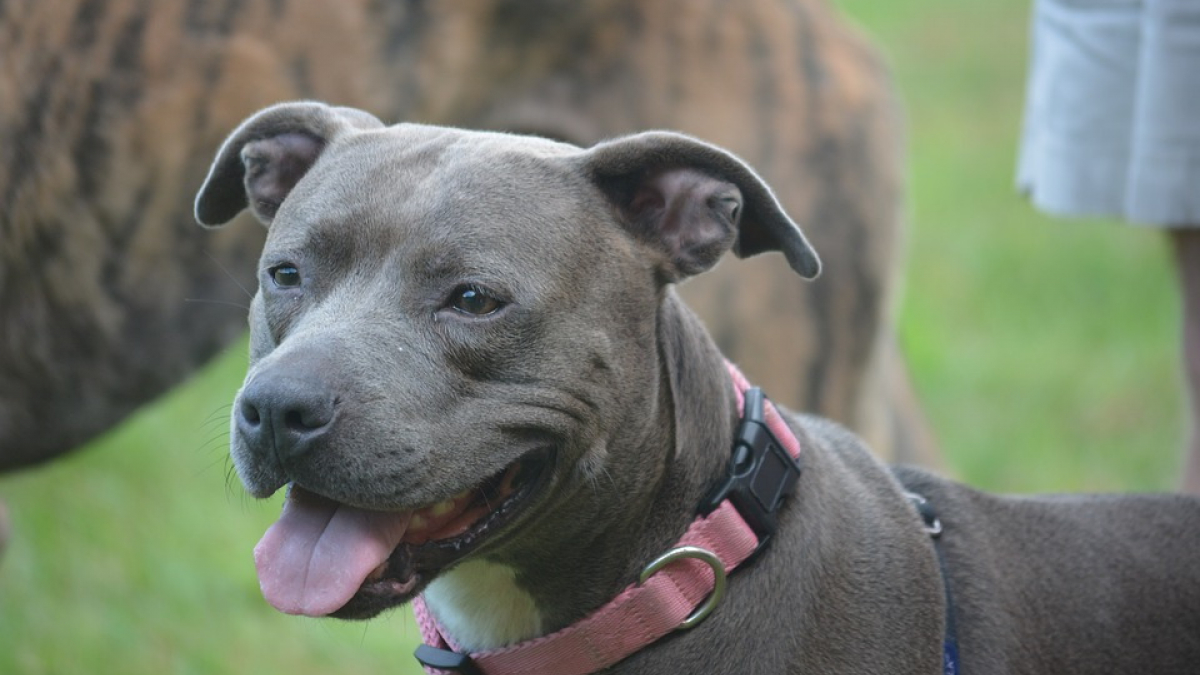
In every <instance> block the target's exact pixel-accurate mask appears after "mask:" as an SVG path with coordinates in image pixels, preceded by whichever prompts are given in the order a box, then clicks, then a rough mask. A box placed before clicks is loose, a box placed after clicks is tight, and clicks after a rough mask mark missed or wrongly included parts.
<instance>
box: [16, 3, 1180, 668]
mask: <svg viewBox="0 0 1200 675" xmlns="http://www.w3.org/2000/svg"><path fill="white" fill-rule="evenodd" d="M841 5H842V6H843V7H844V8H845V9H846V10H847V11H848V12H849V13H850V14H851V15H852V16H854V17H855V18H856V20H858V21H859V22H860V23H861V24H862V25H863V26H864V28H865V29H866V30H868V31H869V32H870V33H872V34H873V35H874V36H876V38H877V41H878V42H879V43H880V44H882V45H883V47H884V50H885V52H886V54H887V55H888V58H889V60H890V61H891V63H892V64H893V67H894V69H895V71H896V74H897V77H898V79H899V82H900V84H901V86H902V88H903V91H904V97H905V100H906V104H907V106H908V115H909V119H910V127H911V143H910V145H911V148H912V149H911V166H912V173H913V176H912V183H911V206H910V214H911V217H910V220H911V223H912V231H911V236H910V254H911V255H910V261H909V264H908V274H907V276H906V280H905V285H906V293H905V295H904V302H903V306H902V312H901V336H902V340H903V343H904V347H905V349H906V351H907V352H908V354H909V356H910V360H911V365H912V369H913V373H914V378H915V380H916V383H917V386H918V389H919V391H920V394H921V396H922V398H923V401H924V404H925V407H926V409H927V411H928V413H929V415H930V418H931V419H932V421H933V423H934V426H935V427H936V430H937V433H938V435H939V436H940V439H941V441H942V444H943V446H944V449H945V452H946V456H947V463H948V465H949V468H950V469H951V471H953V472H954V473H955V474H957V475H959V476H960V477H962V478H965V479H966V480H968V481H970V482H972V483H975V484H978V485H980V486H983V487H987V488H990V489H996V490H1004V491H1022V492H1027V491H1064V490H1065V491H1075V490H1133V489H1169V488H1171V487H1173V486H1174V485H1175V483H1176V481H1177V473H1178V471H1177V465H1178V456H1177V453H1178V450H1177V449H1178V447H1179V446H1180V444H1181V439H1182V432H1183V428H1184V427H1183V420H1182V415H1181V413H1182V403H1181V400H1180V383H1179V381H1178V365H1177V363H1178V359H1177V355H1176V342H1177V338H1176V333H1177V330H1178V327H1177V321H1178V319H1177V309H1176V307H1177V304H1178V297H1177V292H1176V290H1175V287H1174V279H1173V273H1172V270H1171V266H1170V264H1169V260H1168V256H1167V249H1166V247H1165V245H1164V243H1163V241H1162V239H1161V237H1160V236H1159V235H1157V234H1156V233H1154V232H1151V231H1145V230H1137V229H1134V228H1130V227H1127V226H1123V225H1120V224H1116V223H1083V224H1078V223H1067V222H1062V221H1058V220H1054V219H1050V218H1046V217H1043V216H1041V215H1039V214H1038V213H1036V212H1035V211H1034V210H1033V209H1032V208H1030V207H1029V206H1028V205H1027V204H1026V203H1025V202H1024V201H1023V200H1022V199H1021V198H1019V197H1018V196H1017V195H1016V193H1015V192H1014V190H1013V188H1012V176H1013V166H1014V156H1015V148H1016V136H1017V132H1018V128H1019V123H1020V108H1021V99H1022V87H1023V82H1024V64H1025V32H1026V21H1027V12H1028V8H1027V6H1026V5H1025V4H1023V3H1022V4H1018V3H1012V2H1008V1H1007V0H903V1H901V0H892V1H891V2H880V1H879V0H843V1H842V3H841ZM244 365H245V347H244V346H240V347H238V348H236V349H234V350H231V351H230V352H229V353H228V354H227V355H226V356H225V357H223V358H222V359H220V360H219V361H218V362H217V363H215V364H213V365H212V366H211V367H210V368H208V369H207V370H206V371H205V372H204V373H203V374H202V376H201V377H199V378H197V379H196V380H194V381H192V382H191V383H189V384H188V385H187V386H186V387H183V388H181V389H180V390H178V391H176V392H175V393H173V394H172V395H170V396H169V397H167V398H165V399H164V400H162V401H160V402H159V403H157V404H155V405H153V406H150V407H149V408H147V409H146V410H144V411H143V412H142V413H141V414H139V415H138V416H137V417H136V418H134V419H132V420H131V421H130V422H129V423H128V424H126V425H124V426H122V427H121V428H119V429H117V430H116V431H114V432H113V433H111V434H108V435H107V436H105V437H104V438H101V439H99V440H98V441H96V442H95V443H93V444H92V445H91V446H90V447H89V448H87V449H85V450H83V451H81V452H78V453H76V454H74V455H72V456H70V457H68V458H67V459H65V460H64V461H60V462H57V463H54V464H51V465H49V466H47V467H45V468H42V469H37V470H34V471H28V472H24V473H21V474H18V475H14V476H9V477H5V478H3V479H0V498H2V499H4V500H5V501H7V502H8V504H9V507H10V509H11V511H12V514H11V515H12V518H13V521H14V526H15V535H14V539H13V541H12V542H11V544H10V547H9V551H8V553H7V555H6V557H5V558H4V559H3V560H2V561H0V673H6V674H7V673H19V674H22V675H26V674H28V675H35V674H41V673H54V674H59V673H121V674H131V675H133V674H142V673H146V674H150V673H154V674H156V675H161V674H166V673H178V674H191V673H197V674H199V673H289V674H290V675H308V674H313V675H316V674H317V673H322V674H324V673H355V674H358V675H367V674H370V673H380V674H382V673H387V674H389V675H390V674H399V675H404V674H405V673H417V672H418V671H417V670H416V669H415V667H414V666H413V663H412V660H411V657H410V653H411V647H412V644H413V643H414V641H415V640H416V631H415V629H414V628H413V626H412V623H411V620H410V618H409V615H408V612H407V610H401V611H399V612H395V613H393V614H392V615H390V616H388V617H386V618H384V619H381V620H377V621H374V622H371V623H368V624H343V623H335V622H329V621H313V620H305V619H296V618H291V617H286V616H283V615H280V614H278V613H276V612H275V611H274V610H271V609H270V608H269V607H268V606H267V605H266V603H265V602H263V600H262V598H261V596H260V594H259V592H258V587H257V582H256V580H255V577H254V570H253V565H252V561H251V555H250V552H251V549H252V548H253V546H254V543H255V542H256V541H257V539H258V537H259V536H260V535H261V533H262V532H263V530H265V528H266V526H267V524H268V523H269V522H270V521H271V520H272V519H273V518H274V517H275V515H276V513H277V510H278V502H277V501H274V500H272V501H268V502H263V503H259V502H254V501H253V500H250V499H248V498H247V497H245V496H244V495H243V493H242V491H241V488H240V487H238V486H237V483H236V480H233V479H231V478H230V477H229V464H228V460H227V456H226V455H227V443H226V440H225V436H226V428H227V425H228V401H229V399H230V397H231V395H232V392H233V390H234V388H235V387H236V385H237V383H238V381H239V380H240V377H241V374H242V372H243V370H244Z"/></svg>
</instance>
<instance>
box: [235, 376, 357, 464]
mask: <svg viewBox="0 0 1200 675" xmlns="http://www.w3.org/2000/svg"><path fill="white" fill-rule="evenodd" d="M335 402H336V397H335V396H334V395H333V394H332V392H330V391H329V390H328V389H327V388H326V387H325V386H323V385H322V384H321V383H319V382H314V381H312V380H309V379H307V378H294V377H288V376H280V377H259V378H255V379H254V380H253V381H251V383H250V384H248V385H247V386H246V388H245V389H244V390H242V395H241V397H240V399H239V402H238V407H237V411H236V413H235V414H236V415H237V425H238V430H239V431H240V432H241V434H242V437H243V438H244V439H245V440H246V442H247V443H248V444H249V445H250V446H251V447H252V448H253V449H254V450H257V451H258V452H259V453H269V452H271V451H272V450H273V451H274V454H275V456H276V457H277V458H278V459H279V461H280V462H284V463H286V462H287V460H289V459H293V458H296V457H299V456H300V455H303V454H304V453H306V452H308V451H309V450H311V449H312V447H313V446H314V445H316V444H317V443H318V442H319V441H320V439H321V438H322V437H323V436H324V435H325V434H326V433H328V431H329V428H330V425H331V424H332V422H333V418H334V414H335V412H336V409H335V408H336V406H335Z"/></svg>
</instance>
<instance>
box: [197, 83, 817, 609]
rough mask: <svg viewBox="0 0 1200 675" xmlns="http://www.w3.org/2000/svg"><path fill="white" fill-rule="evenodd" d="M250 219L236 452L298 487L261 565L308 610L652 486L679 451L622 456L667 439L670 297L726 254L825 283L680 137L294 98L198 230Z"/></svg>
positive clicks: (258, 485)
mask: <svg viewBox="0 0 1200 675" xmlns="http://www.w3.org/2000/svg"><path fill="white" fill-rule="evenodd" d="M247 207H248V208H249V209H250V210H251V211H252V212H253V213H254V215H255V216H256V217H257V218H258V219H259V220H260V221H261V222H263V223H264V224H266V225H267V226H268V227H269V233H268V237H267V242H266V245H265V248H264V250H263V254H262V259H261V264H260V272H259V290H258V293H257V294H256V296H255V298H254V301H253V303H252V307H251V316H250V323H251V366H250V370H249V373H248V375H247V377H246V381H245V384H244V386H243V387H242V389H241V391H240V392H239V393H238V395H237V398H236V400H235V402H234V408H233V418H234V421H233V430H232V455H233V460H234V463H235V466H236V468H237V470H238V473H239V475H240V476H241V479H242V481H243V483H244V484H245V486H246V488H247V490H248V491H249V492H250V493H251V494H252V495H254V496H257V497H265V496H268V495H271V494H272V493H274V492H275V491H276V490H278V489H279V488H280V487H283V486H285V485H289V486H291V487H290V495H289V499H288V501H287V504H286V506H285V509H284V515H283V517H282V518H281V520H280V522H279V523H277V524H276V525H275V526H274V527H273V528H272V530H271V531H269V532H268V534H267V535H266V537H264V540H263V542H262V543H261V544H260V546H259V548H258V550H257V551H256V554H257V558H258V564H259V572H260V578H261V580H262V582H263V588H264V592H265V593H266V594H267V597H268V599H270V600H271V601H272V603H273V604H275V605H276V606H277V607H279V608H280V609H282V610H284V611H289V612H296V613H306V614H317V615H324V614H331V613H332V614H334V615H336V616H345V617H362V616H370V615H373V614H375V613H377V612H378V611H380V610H382V609H384V608H386V607H389V606H392V605H396V604H400V603H402V602H404V601H406V600H408V599H409V598H410V597H411V596H412V595H413V594H415V593H416V592H417V591H418V590H419V588H420V587H421V586H422V585H423V584H424V583H426V582H428V581H429V580H430V579H431V578H432V577H433V576H435V575H436V574H437V573H438V572H439V571H440V570H442V569H445V568H446V567H448V566H450V565H453V564H455V563H456V562H458V561H459V560H461V559H463V558H464V557H465V556H468V555H473V554H479V553H481V552H484V551H492V550H500V549H503V548H504V547H506V546H516V545H520V544H519V542H520V541H521V539H522V535H521V533H522V531H523V530H525V529H528V528H529V527H531V525H530V524H531V523H534V522H538V521H545V519H546V518H547V516H546V515H545V514H546V513H547V512H550V511H553V510H554V509H555V508H557V507H558V506H560V505H562V504H565V503H572V504H578V503H582V502H580V501H579V500H578V499H577V498H578V497H579V496H580V495H581V494H584V493H587V494H594V492H595V490H596V487H595V479H596V476H597V475H600V474H604V475H605V476H607V477H608V478H609V479H610V480H608V481H607V483H608V484H609V485H611V488H612V489H613V490H614V491H615V492H616V493H620V494H636V493H638V491H639V490H643V491H644V490H645V489H647V488H646V485H649V484H652V482H653V481H654V480H656V477H657V476H658V475H660V474H661V471H662V465H663V463H664V461H665V459H664V458H663V457H654V456H651V453H642V454H629V455H627V456H623V457H621V458H620V465H619V466H615V465H614V459H613V458H612V457H611V456H610V455H611V454H612V452H611V448H614V447H618V446H620V447H624V445H626V444H627V441H631V440H634V439H637V440H638V441H639V442H642V441H646V440H647V439H654V440H656V441H657V442H660V444H661V440H662V439H663V438H666V439H670V433H671V430H670V429H663V428H662V424H661V421H662V415H661V414H659V413H660V412H661V411H658V408H659V406H660V404H661V402H662V397H661V396H660V388H661V386H662V379H661V367H660V365H661V364H659V362H658V361H659V358H660V355H659V350H658V347H657V344H656V340H657V339H658V336H657V332H656V331H657V328H656V325H655V324H656V314H657V311H658V306H659V304H660V303H661V302H662V299H663V297H664V294H665V293H666V290H665V289H666V288H667V287H668V286H669V285H670V284H671V283H672V282H675V281H678V280H681V279H683V278H685V277H687V276H689V275H692V274H696V273H698V272H701V271H703V270H705V269H708V268H709V267H711V266H712V265H714V264H715V263H716V262H717V260H718V258H719V257H720V256H721V255H722V254H723V253H724V252H725V251H727V250H730V249H732V250H733V251H734V252H736V253H737V254H738V255H740V256H749V255H753V254H756V253H760V252H763V251H770V250H778V251H782V252H783V253H784V254H785V255H786V256H787V259H788V260H789V262H790V263H791V265H792V267H793V268H794V269H796V271H797V272H799V273H800V274H801V275H803V276H806V277H812V276H815V275H816V274H817V271H818V267H819V263H818V261H817V258H816V256H815V254H814V253H813V251H812V249H811V248H810V247H809V246H808V244H807V242H806V241H805V240H804V237H803V236H802V235H801V234H800V231H799V230H798V229H797V228H796V226H795V225H794V224H793V223H792V222H791V221H790V220H789V219H788V218H787V216H786V215H785V214H784V213H783V212H782V210H781V209H780V207H779V205H778V203H777V202H776V200H775V198H774V196H773V195H772V194H771V192H770V191H769V189H768V188H767V187H766V186H765V184H764V183H763V182H762V181H761V180H760V179H759V178H758V177H757V176H756V175H755V174H754V173H753V172H752V171H751V170H750V169H749V168H748V167H747V166H745V165H744V164H743V163H742V162H741V161H740V160H738V159H736V158H735V157H733V156H732V155H730V154H728V153H726V152H724V151H723V150H720V149H718V148H715V147H713V146H710V145H707V144H705V143H702V142H700V141H697V140H695V139H692V138H688V137H686V136H682V135H678V134H674V133H665V132H650V133H644V134H639V135H635V136H630V137H626V138H621V139H617V140H614V141H610V142H606V143H602V144H600V145H597V146H595V147H593V148H591V149H586V150H585V149H580V148H577V147H574V146H571V145H567V144H562V143H557V142H553V141H549V140H545V139H539V138H533V137H523V136H513V135H507V134H497V133H480V132H469V131H462V130H457V129H447V128H438V127H430V126H423V125H410V124H401V125H397V126H393V127H385V126H384V125H383V124H382V123H380V122H379V121H378V120H376V119H375V118H373V117H371V116H370V115H367V114H366V113H363V112H361V111H355V110H349V109H344V108H332V107H329V106H326V105H323V104H319V103H293V104H283V105H279V106H275V107H272V108H268V109H266V110H264V111H262V112H260V113H258V114H257V115H255V116H253V117H251V118H250V119H249V120H247V121H246V122H245V123H243V124H242V125H241V126H240V127H239V128H238V129H237V130H235V131H234V132H233V134H232V135H231V136H230V137H229V139H228V140H227V141H226V142H225V144H224V146H223V147H222V148H221V150H220V152H219V154H218V156H217V158H216V161H215V163H214V164H213V167H212V170H211V172H210V174H209V176H208V179H207V181H206V182H205V184H204V186H203V187H202V189H201V190H200V194H199V196H198V197H197V200H196V216H197V219H198V220H199V221H200V222H201V223H202V224H205V225H208V226H217V225H221V224H223V223H225V222H227V221H228V220H230V219H232V218H233V217H234V216H235V215H237V214H238V213H239V212H240V211H242V210H244V209H246V208H247ZM581 520H586V518H583V519H581V518H575V519H574V521H572V519H570V518H564V519H562V521H561V522H558V521H556V525H555V526H556V528H557V530H558V531H561V532H562V535H563V536H567V537H569V536H571V528H572V527H573V526H574V525H572V522H579V521H581Z"/></svg>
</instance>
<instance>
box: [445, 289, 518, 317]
mask: <svg viewBox="0 0 1200 675" xmlns="http://www.w3.org/2000/svg"><path fill="white" fill-rule="evenodd" d="M448 304H449V306H450V307H451V308H453V309H454V310H455V311H457V312H462V313H463V314H470V315H472V316H487V315H488V314H492V313H493V312H496V311H498V310H499V309H500V308H501V307H503V306H504V303H503V302H502V301H500V300H498V299H497V298H496V297H495V296H493V295H492V294H490V293H488V292H487V291H485V290H483V289H482V288H479V287H478V286H459V287H458V288H456V289H454V293H452V294H451V295H450V302H449V303H448Z"/></svg>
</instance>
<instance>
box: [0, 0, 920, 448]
mask: <svg viewBox="0 0 1200 675" xmlns="http://www.w3.org/2000/svg"><path fill="white" fill-rule="evenodd" d="M0 64H3V65H2V66H0V204H3V209H0V470H2V469H12V468H15V467H20V466H24V465H30V464H34V463H36V462H40V461H44V460H47V459H50V458H52V457H55V456H57V455H59V454H61V453H63V452H66V451H67V450H69V449H71V448H73V447H75V446H77V445H79V444H80V443H82V442H84V441H86V440H88V439H89V438H90V437H92V436H93V435H95V434H97V433H98V432H100V431H103V430H104V429H106V428H108V427H109V426H111V425H112V424H114V423H116V422H117V421H119V420H121V419H122V418H123V417H125V416H126V415H127V414H128V413H129V412H130V411H132V410H133V409H134V408H135V407H137V406H138V405H140V404H142V403H145V402H146V401H148V400H150V399H152V398H153V397H154V396H156V395H158V394H159V393H160V392H162V391H163V390H165V389H166V388H167V387H169V386H171V385H173V384H175V383H177V382H179V381H180V380H182V379H183V378H184V377H185V376H186V375H187V374H188V373H189V372H190V371H192V370H193V369H194V368H196V367H197V366H198V365H199V364H201V363H203V362H204V361H205V360H206V359H208V358H209V357H210V356H212V355H213V354H214V353H215V352H216V351H218V350H219V349H221V348H222V347H223V346H225V345H227V344H229V343H230V341H231V340H233V339H235V338H236V337H238V336H239V335H241V334H243V332H244V330H245V311H244V308H239V307H229V306H227V304H226V303H229V304H233V305H242V306H243V307H244V305H246V303H247V302H248V297H247V295H248V294H247V293H245V292H243V291H242V290H241V289H239V288H238V284H239V283H240V284H241V286H243V287H244V288H246V289H248V290H249V291H251V292H252V291H253V289H254V284H255V281H254V279H255V270H254V267H255V263H254V261H255V258H256V256H257V254H258V251H260V250H261V248H262V236H263V231H262V228H260V227H254V226H243V227H231V228H228V229H226V230H224V231H222V232H220V233H216V234H214V233H209V232H202V231H199V230H198V229H197V228H195V227H194V226H192V224H191V219H190V217H189V213H188V207H189V203H190V198H189V197H190V194H191V193H192V192H193V191H194V190H195V188H196V186H198V185H199V184H200V182H201V180H202V179H203V177H204V171H205V169H206V166H207V160H208V158H209V157H211V156H212V154H213V152H214V151H215V150H216V148H217V147H218V145H219V142H220V140H221V138H222V137H223V135H224V133H225V132H226V131H227V130H228V129H229V128H231V127H232V126H234V125H235V124H236V123H237V122H238V121H239V120H240V119H242V118H243V117H245V116H246V115H247V114H249V113H250V112H251V111H253V110H256V109H258V108H260V107H261V106H263V105H265V104H267V103H269V102H272V101H277V100H280V99H288V98H298V97H315V98H323V99H328V100H337V101H340V102H345V103H347V104H349V105H354V106H358V107H362V108H366V109H369V110H371V111H372V112H373V113H375V114H377V115H379V116H380V117H382V118H385V119H407V120H414V121H426V122H436V123H442V124H450V125H461V126H471V127H476V128H487V129H508V130H516V131H523V132H534V133H538V134H541V135H544V136H549V137H553V138H558V139H562V140H567V141H571V142H574V143H577V144H581V145H590V144H593V143H595V142H596V141H598V140H600V139H603V138H607V137H610V136H614V135H618V134H622V133H626V132H630V131H633V130H637V129H645V128H654V127H658V128H673V129H679V130H682V131H686V132H689V133H692V134H695V135H697V136H702V137H704V138H708V139H711V140H712V141H714V142H716V143H719V144H721V145H723V146H725V147H727V148H730V149H731V150H733V151H735V152H737V153H738V154H740V155H741V156H742V157H745V158H746V159H747V160H748V161H750V162H751V163H752V164H754V165H755V166H756V167H758V168H759V170H760V171H761V172H762V174H763V175H764V176H765V177H766V179H767V180H768V181H770V183H771V184H773V185H775V186H776V187H777V188H778V189H779V191H780V193H781V200H782V201H783V203H784V206H785V207H786V208H787V210H788V212H790V213H792V214H794V215H795V216H796V217H797V218H798V220H800V221H801V222H803V223H804V224H805V227H806V229H807V231H808V232H809V233H810V234H811V238H812V240H813V242H814V244H815V245H816V246H817V247H818V248H819V249H820V250H821V251H822V252H823V253H824V256H825V259H826V261H827V263H828V264H827V268H826V270H827V271H826V279H825V281H824V282H823V283H820V284H816V285H802V284H800V283H798V282H797V281H796V280H795V278H794V276H793V275H790V274H789V273H788V271H787V269H786V266H785V265H783V264H782V263H780V262H778V261H766V260H763V261H761V262H759V261H756V263H755V264H753V265H741V266H738V267H736V268H734V267H730V266H725V267H724V268H723V269H719V270H717V271H716V272H714V273H713V274H710V275H706V276H705V277H703V278H701V279H698V280H696V281H695V282H693V283H689V284H688V285H687V286H686V287H685V288H684V289H683V294H684V296H686V299H687V300H688V302H689V303H690V304H691V305H692V306H693V307H694V308H696V309H697V310H698V311H699V312H700V314H701V315H702V316H703V317H704V318H705V320H706V321H707V323H708V325H709V326H710V327H711V329H712V331H713V333H714V334H715V335H716V336H717V338H718V341H719V342H720V344H721V347H722V348H723V349H724V350H725V352H726V353H727V354H729V355H730V356H731V357H732V358H734V359H735V360H736V361H738V362H739V363H741V364H742V365H743V366H744V367H745V369H746V370H747V371H748V373H749V374H750V376H751V377H753V378H755V380H756V381H758V382H760V383H761V384H762V385H763V386H764V387H766V388H767V390H768V391H771V392H772V393H773V395H774V396H775V397H776V398H777V399H780V400H782V401H783V402H786V403H788V404H791V405H794V406H796V407H798V408H800V409H804V410H812V411H815V412H818V413H821V414H823V415H826V416H829V417H832V418H834V419H837V420H840V421H843V422H846V423H848V424H849V425H850V426H852V427H853V428H855V429H856V430H857V431H859V432H860V433H862V434H863V435H865V436H866V437H867V438H868V439H869V440H870V442H871V443H872V444H873V446H874V447H875V448H877V449H879V450H880V451H881V453H882V454H884V455H885V456H893V457H894V456H896V455H897V454H899V455H901V456H904V457H906V458H911V457H913V456H914V452H916V450H917V449H918V448H923V447H929V444H928V442H927V441H925V440H924V437H923V436H922V434H921V432H920V429H921V427H920V425H919V424H917V423H918V422H919V419H920V417H919V414H918V413H917V410H916V407H915V405H914V404H913V402H912V400H911V397H910V396H909V395H908V394H907V391H908V388H907V379H906V375H905V370H904V366H903V363H902V362H901V360H900V359H899V358H898V356H897V353H896V349H895V346H894V339H893V335H892V332H891V323H892V321H891V316H890V307H891V305H892V297H891V296H892V288H893V286H894V285H893V283H892V282H893V280H894V278H895V277H896V275H897V271H898V258H899V256H898V251H899V249H900V238H901V224H900V207H899V205H900V201H901V191H902V185H901V178H900V176H901V145H902V143H901V131H900V125H899V122H898V115H897V104H896V100H895V97H894V94H893V90H892V86H891V83H890V81H889V79H888V77H887V74H886V73H885V71H884V69H883V68H882V67H881V65H880V61H879V59H878V58H877V56H876V54H875V52H874V51H873V50H872V49H871V48H870V47H869V46H868V45H867V43H866V42H865V41H864V40H863V39H862V38H861V36H860V35H859V34H858V33H857V32H855V31H854V30H853V29H851V28H850V27H849V26H848V25H847V24H846V22H845V21H843V20H842V19H841V18H840V17H839V16H837V15H836V13H835V12H834V11H833V10H831V8H830V7H828V6H827V5H826V3H824V2H821V1H820V0H755V1H753V2H749V1H747V2H738V3H727V2H723V1H721V0H669V1H667V0H664V1H662V2H653V3H646V2H637V1H636V0H609V1H605V2H601V1H592V2H551V1H548V0H532V1H531V0H491V1H488V2H481V1H476V0H471V1H467V0H461V1H454V0H450V1H438V2H431V1H421V0H409V1H408V2H382V1H378V0H377V1H374V2H372V1H368V0H346V1H344V2H337V3H305V2H298V1H295V2H293V1H290V0H280V1H278V2H270V3H265V2H260V3H252V2H245V1H241V0H221V1H211V0H163V1H161V2H158V1H156V2H153V3H144V2H134V1H132V0H57V1H55V2H36V1H34V0H9V1H8V2H3V3H0Z"/></svg>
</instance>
